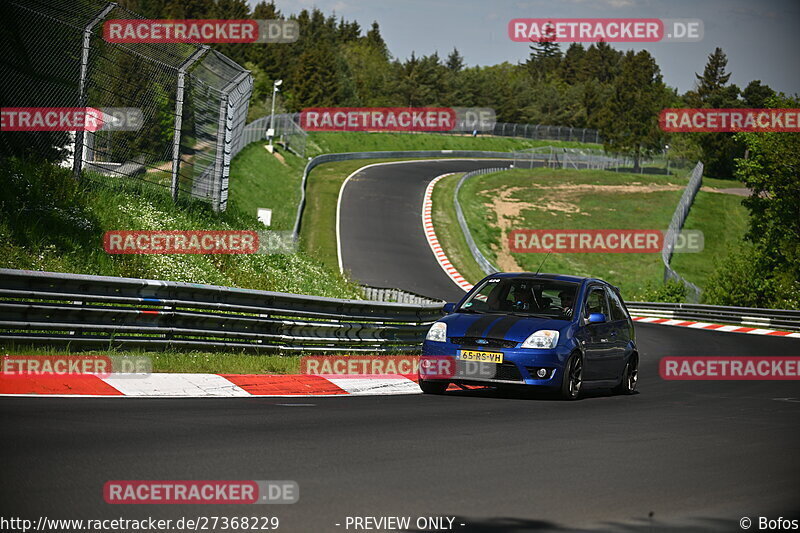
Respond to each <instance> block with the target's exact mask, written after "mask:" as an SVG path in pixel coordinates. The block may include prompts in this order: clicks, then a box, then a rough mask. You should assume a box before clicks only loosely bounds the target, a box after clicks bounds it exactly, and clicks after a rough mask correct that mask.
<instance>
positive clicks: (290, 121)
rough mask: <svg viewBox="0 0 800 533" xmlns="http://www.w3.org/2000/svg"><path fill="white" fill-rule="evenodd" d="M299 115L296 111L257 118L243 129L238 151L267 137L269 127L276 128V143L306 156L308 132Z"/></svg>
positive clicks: (301, 155)
mask: <svg viewBox="0 0 800 533" xmlns="http://www.w3.org/2000/svg"><path fill="white" fill-rule="evenodd" d="M297 116H298V115H297V114H296V113H281V114H277V113H276V114H275V116H274V118H272V115H267V116H265V117H261V118H257V119H255V120H254V121H253V122H251V123H249V124H247V125H246V126H245V127H244V129H243V130H242V140H241V142H240V144H239V146H238V149H237V150H236V153H239V150H241V149H242V148H244V147H245V146H247V145H248V144H250V143H252V142H256V141H261V140H264V139H266V138H267V130H268V129H269V128H274V129H275V134H274V139H275V142H276V143H278V144H281V145H283V147H284V148H285V149H286V150H289V151H291V152H293V153H294V154H296V155H299V156H300V157H305V155H306V143H307V142H308V133H306V132H305V131H304V130H303V129H302V128H301V127H300V125H299V124H298V123H297V120H296V118H297Z"/></svg>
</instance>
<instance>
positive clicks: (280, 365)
mask: <svg viewBox="0 0 800 533" xmlns="http://www.w3.org/2000/svg"><path fill="white" fill-rule="evenodd" d="M0 354H14V355H42V356H44V355H105V356H113V355H117V354H119V355H122V354H124V355H126V356H142V357H147V358H149V359H150V361H151V363H152V365H153V367H152V368H153V372H176V373H199V374H298V373H300V356H299V355H272V354H270V355H265V354H261V355H255V354H252V353H245V352H239V353H231V352H200V351H175V350H164V351H146V350H125V351H121V350H120V351H116V350H75V351H67V350H64V349H58V348H42V347H31V346H20V345H18V346H13V347H9V346H4V347H2V348H0Z"/></svg>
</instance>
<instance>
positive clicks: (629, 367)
mask: <svg viewBox="0 0 800 533" xmlns="http://www.w3.org/2000/svg"><path fill="white" fill-rule="evenodd" d="M444 310H445V312H446V313H448V314H447V316H445V317H443V318H442V319H441V320H439V321H438V322H436V323H435V324H433V326H431V328H430V330H429V331H428V334H427V336H426V338H425V342H424V343H423V347H422V357H421V358H420V366H419V368H420V370H419V385H420V388H421V389H422V391H423V392H425V393H429V394H441V393H443V392H444V391H445V390H446V389H447V387H448V385H449V384H450V383H456V384H476V385H492V386H498V387H502V386H513V385H526V386H533V387H542V388H548V389H551V390H554V391H556V392H558V393H559V394H560V395H561V396H562V397H563V398H565V399H569V400H574V399H576V398H578V396H579V395H580V392H581V390H584V389H587V388H595V387H597V388H613V389H614V390H615V392H618V393H622V394H631V393H633V392H634V391H635V390H636V384H637V379H638V368H639V354H638V351H637V348H636V340H635V337H634V329H633V321H632V320H631V317H630V314H629V313H628V310H627V309H626V307H625V303H624V302H623V300H622V297H621V296H620V293H619V290H618V289H617V288H616V287H614V286H613V285H611V284H609V283H607V282H605V281H603V280H600V279H594V278H583V277H576V276H562V275H556V274H532V273H498V274H493V275H491V276H488V277H486V278H484V279H483V280H481V282H480V283H478V284H477V285H475V287H473V288H472V290H471V291H469V292H468V293H467V295H466V296H464V298H463V299H462V300H461V301H460V302H459V303H458V304H446V305H445V309H444Z"/></svg>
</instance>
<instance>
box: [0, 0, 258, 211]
mask: <svg viewBox="0 0 800 533" xmlns="http://www.w3.org/2000/svg"><path fill="white" fill-rule="evenodd" d="M0 10H2V17H0V20H2V22H0V31H2V39H0V54H2V57H3V61H2V62H0V76H1V77H2V79H3V85H2V102H3V106H4V107H5V106H9V107H16V108H54V107H75V108H92V109H99V110H100V111H102V112H103V113H104V114H103V117H104V124H103V127H102V128H100V129H99V130H97V131H82V130H78V131H75V132H44V131H37V132H31V131H24V132H23V131H20V132H4V134H3V135H2V140H0V149H1V150H2V152H3V154H4V155H17V154H21V153H26V152H27V153H31V152H32V153H37V154H38V155H44V156H45V157H47V158H48V159H51V160H59V161H60V162H61V164H62V165H63V166H67V167H71V168H73V170H74V171H75V172H76V177H79V176H81V175H83V176H84V177H85V178H88V179H91V180H95V181H98V182H102V183H105V184H109V185H121V186H125V185H128V184H134V183H135V184H138V185H145V186H147V187H154V188H156V189H160V190H167V191H170V193H171V194H172V195H173V197H174V198H175V199H176V200H177V199H178V198H179V197H184V198H199V199H203V200H207V201H209V202H211V204H212V206H213V207H214V209H215V210H219V211H222V210H225V208H226V205H227V196H228V172H229V165H230V159H231V157H232V154H234V153H235V151H236V150H235V147H236V145H237V143H240V142H241V135H242V129H243V127H244V122H245V117H246V116H247V106H248V101H249V97H250V93H251V92H252V78H251V76H250V74H249V72H248V71H247V70H245V69H244V68H242V67H241V66H239V65H238V64H237V63H235V62H234V61H232V60H230V59H228V58H227V57H226V56H224V55H222V54H220V53H218V52H216V51H215V50H212V49H210V48H209V47H207V46H202V45H196V44H183V43H169V44H163V43H157V44H144V43H124V44H123V43H110V42H107V41H106V40H104V39H103V31H102V25H103V22H104V21H106V20H112V19H141V18H142V17H140V16H139V15H137V14H136V13H133V12H131V11H129V10H127V9H125V8H123V7H121V6H119V5H117V4H115V3H109V2H103V1H100V0H24V1H23V0H5V1H4V2H3V3H2V7H0ZM111 109H114V110H119V109H123V110H126V114H123V115H114V116H115V117H116V118H117V119H119V117H120V116H122V121H121V123H120V122H119V121H118V122H114V121H108V122H106V121H105V118H106V117H109V116H110V115H107V114H106V113H107V112H108V113H111V111H108V110H111ZM126 117H127V118H130V120H128V121H126V120H125V118H126ZM107 126H110V127H107ZM81 172H82V174H81Z"/></svg>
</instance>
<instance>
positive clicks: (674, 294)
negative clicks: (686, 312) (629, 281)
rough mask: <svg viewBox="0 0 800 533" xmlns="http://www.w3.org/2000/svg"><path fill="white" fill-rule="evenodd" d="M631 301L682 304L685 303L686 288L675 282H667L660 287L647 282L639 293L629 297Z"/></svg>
mask: <svg viewBox="0 0 800 533" xmlns="http://www.w3.org/2000/svg"><path fill="white" fill-rule="evenodd" d="M631 301H633V302H668V303H682V302H684V301H686V286H685V285H684V284H683V283H681V282H679V281H675V280H669V281H667V282H666V283H664V284H662V285H653V284H652V283H650V282H648V283H647V284H646V285H645V286H644V288H643V289H641V291H640V292H637V293H636V294H633V295H632V296H631Z"/></svg>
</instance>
